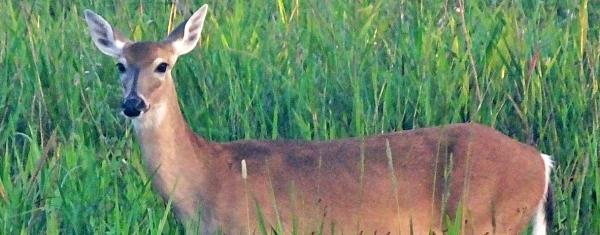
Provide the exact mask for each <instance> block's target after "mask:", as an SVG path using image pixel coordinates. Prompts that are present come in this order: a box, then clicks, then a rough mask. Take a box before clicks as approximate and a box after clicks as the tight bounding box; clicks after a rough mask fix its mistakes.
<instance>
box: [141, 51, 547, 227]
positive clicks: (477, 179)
mask: <svg viewBox="0 0 600 235" xmlns="http://www.w3.org/2000/svg"><path fill="white" fill-rule="evenodd" d="M138 53H139V51H138ZM132 57H133V56H132ZM149 57H150V56H140V57H139V58H149ZM142 81H145V79H140V82H142ZM160 89H161V92H160V94H159V95H158V94H154V95H153V94H148V96H150V97H153V99H154V100H153V101H152V102H166V104H167V107H168V109H167V110H168V112H166V116H165V119H164V120H163V121H162V122H161V123H160V124H159V125H157V126H152V127H148V128H143V129H139V130H138V132H137V133H138V138H139V141H140V143H141V145H142V149H143V155H144V159H145V161H146V163H147V165H148V172H149V173H154V172H156V174H155V175H154V186H155V187H156V188H157V189H158V191H160V193H161V195H162V196H163V197H164V198H165V199H168V198H169V197H172V198H173V200H174V204H175V209H176V212H177V215H178V216H179V217H180V218H182V219H183V220H189V219H191V218H193V217H194V216H195V215H196V213H197V212H198V211H199V210H200V207H201V206H203V208H204V210H203V211H202V212H203V213H202V215H203V218H202V219H203V221H204V224H205V225H207V228H206V229H207V230H206V231H207V232H208V231H214V230H215V229H217V228H222V229H224V231H225V232H226V233H227V234H239V233H244V232H246V229H247V228H246V226H248V220H249V221H250V224H249V225H250V231H254V232H255V231H256V229H257V228H256V225H257V222H256V213H257V212H256V211H255V203H258V204H259V205H260V207H261V209H262V211H263V213H264V214H265V217H266V218H267V219H269V221H268V222H269V225H270V226H274V227H275V226H276V220H275V218H276V215H277V214H278V215H279V216H280V219H281V221H282V222H283V225H284V227H285V229H286V231H287V232H290V229H291V225H292V219H296V220H297V224H298V226H299V229H300V231H302V233H304V232H306V233H308V232H310V231H316V230H317V229H318V228H319V226H320V225H321V223H323V224H324V226H325V230H326V231H329V228H330V226H332V224H333V225H335V230H336V231H338V232H342V231H343V232H345V233H355V232H359V231H364V232H365V233H367V234H371V233H374V232H375V231H377V233H379V234H386V233H387V232H391V233H392V234H399V233H405V234H406V233H408V232H409V231H410V227H411V223H412V230H413V231H415V233H416V234H424V233H427V231H430V230H431V231H434V232H436V233H437V234H441V233H442V232H443V231H444V229H443V226H442V225H443V218H444V215H442V214H440V213H441V211H442V210H443V211H444V212H445V214H447V215H449V216H450V217H453V216H454V215H455V214H456V210H458V209H460V207H459V205H460V203H462V205H465V206H464V210H463V213H464V221H463V222H464V226H463V227H464V230H465V231H464V232H465V233H467V234H484V233H486V232H489V233H490V234H491V233H493V232H496V233H497V234H516V233H518V232H519V231H522V230H523V229H524V228H525V227H526V225H527V223H528V221H529V220H530V218H531V217H532V215H533V213H534V210H535V208H536V206H537V204H538V203H539V202H540V200H541V198H542V196H543V192H544V163H543V161H542V159H541V157H540V153H539V152H537V151H536V150H535V149H534V148H532V147H530V146H527V145H524V144H521V143H519V142H517V141H515V140H513V139H511V138H509V137H507V136H505V135H503V134H501V133H500V132H497V131H495V130H493V129H491V128H488V127H485V126H482V125H479V124H455V125H449V126H443V127H437V128H425V129H416V130H411V131H403V132H397V133H390V134H384V135H378V136H373V137H368V138H364V139H358V138H356V139H343V140H334V141H314V142H303V141H255V140H252V141H236V142H230V143H213V142H207V141H205V140H203V139H202V138H201V137H198V136H196V135H195V134H194V133H193V132H192V131H191V130H190V128H189V127H188V125H187V123H186V122H185V120H184V119H183V116H182V114H181V111H180V109H179V105H178V103H177V96H176V94H175V86H174V84H173V79H171V78H169V79H167V80H165V81H164V82H163V84H161V85H160ZM140 92H141V93H142V94H143V93H144V91H143V90H142V91H140ZM152 112H153V110H152V109H150V110H149V111H148V113H147V114H145V115H147V117H143V118H150V117H151V115H155V114H153V113H152ZM139 121H142V120H139ZM386 142H389V150H391V157H392V158H391V159H392V165H390V164H389V158H388V155H387V153H386V150H387V147H386ZM361 149H362V150H361ZM361 156H362V157H361ZM242 160H245V161H246V163H247V170H248V178H247V180H246V182H245V183H244V180H243V179H242V176H241V161H242ZM450 162H451V163H450ZM361 165H362V166H363V167H361ZM450 165H451V166H450ZM391 166H392V167H393V170H394V171H393V173H394V175H393V176H392V173H391V172H392V171H391V168H392V167H391ZM450 167H451V168H450ZM445 170H451V173H450V174H449V175H448V174H446V175H447V176H445V173H444V172H445ZM361 172H362V173H361ZM361 174H362V176H361ZM394 181H396V183H395V184H394ZM273 195H274V198H273ZM247 197H248V199H247ZM444 201H445V204H444V203H443V202H444ZM273 205H276V206H277V209H278V211H275V209H274V207H273ZM247 208H250V213H249V214H250V218H248V217H247V213H246V209H247ZM494 224H495V227H494Z"/></svg>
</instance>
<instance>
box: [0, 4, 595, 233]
mask: <svg viewBox="0 0 600 235" xmlns="http://www.w3.org/2000/svg"><path fill="white" fill-rule="evenodd" d="M459 2H462V1H459ZM180 3H181V4H180V5H179V8H178V9H179V11H178V15H176V16H175V18H174V19H175V21H176V22H179V21H181V20H182V19H183V17H184V16H188V15H189V13H190V11H191V10H193V9H196V8H197V7H199V6H200V4H202V3H200V2H193V1H189V0H182V1H180ZM206 3H208V4H209V5H210V11H209V15H208V18H207V23H206V25H205V28H204V33H203V36H202V43H201V45H200V46H199V48H198V49H196V50H195V51H194V52H193V53H192V54H191V55H187V56H185V57H182V58H180V60H179V62H178V64H177V66H176V68H175V70H174V77H175V79H176V80H177V81H176V82H177V89H178V92H179V98H180V103H181V106H182V109H183V111H184V115H185V117H186V119H187V120H189V122H190V125H191V126H192V128H193V129H194V130H195V131H196V132H198V133H200V134H201V135H203V136H204V137H206V138H207V139H210V140H215V141H227V140H235V139H249V138H252V139H254V138H260V139H275V138H293V139H324V140H326V139H334V138H341V137H348V136H359V137H360V136H366V135H372V134H377V133H382V132H389V131H396V130H403V129H411V128H418V127H425V126H433V125H440V124H445V123H452V122H465V121H476V122H481V123H485V124H487V125H490V126H493V127H495V128H497V129H498V130H500V131H502V132H503V133H506V134H508V135H510V136H512V137H514V138H516V139H519V140H521V141H523V142H526V143H529V144H533V145H535V146H537V147H538V148H539V149H540V150H541V151H542V152H544V153H548V154H550V155H553V156H554V160H555V168H554V171H553V174H552V177H551V178H552V183H553V185H554V189H555V199H556V202H555V213H556V214H555V220H554V230H555V231H557V232H558V233H560V234H599V233H600V208H599V205H600V196H599V195H600V166H599V165H598V157H599V156H598V155H599V149H598V144H599V143H600V139H599V138H600V137H599V136H600V119H599V116H600V115H599V112H600V111H599V110H600V109H599V108H600V96H599V94H598V75H599V74H600V62H599V61H600V43H599V40H600V30H599V27H600V24H598V22H600V3H598V2H597V1H590V2H588V1H587V0H581V1H557V0H551V1H510V0H506V1H483V0H474V1H466V2H464V4H465V5H464V7H462V8H461V7H459V6H460V5H459V4H458V2H454V1H425V0H422V1H387V0H374V1H347V0H332V1H317V0H305V1H298V0H291V1H283V0H278V1H264V0H257V1H237V0H224V1H223V0H221V1H212V0H210V1H207V2H206ZM85 8H89V9H93V10H94V11H96V12H98V13H100V14H101V15H103V16H104V17H105V18H107V19H108V20H109V21H110V22H111V23H113V24H114V25H116V26H117V27H118V28H119V29H120V30H121V31H123V32H124V33H125V34H126V35H129V36H130V38H132V39H134V40H140V39H158V38H163V37H164V36H166V34H167V28H168V27H169V26H168V22H169V17H170V14H171V12H172V10H171V9H172V4H170V2H165V1H133V0H132V1H92V0H75V1H64V0H58V1H15V0H8V1H5V2H3V4H0V77H1V79H0V154H2V157H1V158H0V233H1V234H38V233H48V234H57V233H66V234H82V233H101V234H104V233H111V234H162V233H167V234H172V233H183V226H182V225H181V224H179V223H178V222H177V221H176V220H175V219H174V216H173V214H172V213H171V210H170V202H165V201H162V200H161V199H159V197H158V196H157V194H155V193H154V192H153V191H152V189H151V184H150V179H151V175H149V174H148V172H146V171H145V170H144V169H143V166H142V163H141V159H140V150H139V147H138V144H137V143H136V142H135V140H134V138H133V133H132V128H131V127H130V124H129V123H128V122H126V121H125V119H124V118H122V117H121V116H120V115H118V107H119V105H118V103H119V99H120V95H119V94H120V88H119V84H118V81H117V76H116V72H115V69H114V66H113V64H114V61H112V60H111V58H108V57H106V56H104V55H102V54H101V53H99V52H98V51H97V50H96V49H95V48H94V46H93V45H92V42H91V40H90V38H89V36H88V35H87V28H86V25H85V22H84V21H83V9H85ZM463 8H464V9H463ZM457 9H458V11H457ZM463 13H464V15H463ZM182 15H183V16H182ZM475 74H477V75H476V77H475ZM52 138H54V141H52ZM357 174H359V173H358V172H357ZM524 190H526V189H524ZM400 196H401V195H400ZM257 218H258V220H257V221H256V222H257V223H258V224H262V228H264V229H262V230H261V231H263V232H264V233H269V232H270V230H269V229H270V228H269V225H268V224H267V222H266V221H267V219H271V218H262V217H261V216H258V217H257ZM261 220H262V222H261ZM451 222H452V221H450V222H449V223H450V224H451ZM457 226H458V225H457ZM450 228H451V230H452V231H456V232H458V231H460V228H457V227H456V226H451V227H450ZM333 229H334V225H330V224H322V225H321V230H320V231H322V233H328V232H329V231H330V230H333ZM298 233H299V234H301V233H302V232H301V231H299V232H298Z"/></svg>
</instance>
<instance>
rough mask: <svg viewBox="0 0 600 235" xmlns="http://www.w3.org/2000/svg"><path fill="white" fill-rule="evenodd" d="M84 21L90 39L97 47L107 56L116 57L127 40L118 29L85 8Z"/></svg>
mask: <svg viewBox="0 0 600 235" xmlns="http://www.w3.org/2000/svg"><path fill="white" fill-rule="evenodd" d="M85 21H86V22H87V24H88V28H89V30H90V35H91V36H92V40H94V43H95V44H96V47H98V49H99V50H100V51H101V52H102V53H104V54H106V55H109V56H112V57H115V58H118V57H119V56H120V55H121V53H122V52H123V47H124V46H125V44H127V43H128V42H129V40H127V39H126V38H125V37H123V35H121V34H120V33H119V32H118V31H116V30H113V27H112V26H110V24H109V23H108V21H106V20H105V19H104V18H102V16H99V15H98V14H96V13H94V12H93V11H91V10H87V9H86V10H85Z"/></svg>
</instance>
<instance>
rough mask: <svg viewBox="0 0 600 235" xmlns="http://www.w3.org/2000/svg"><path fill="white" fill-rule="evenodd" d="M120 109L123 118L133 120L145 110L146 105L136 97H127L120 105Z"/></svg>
mask: <svg viewBox="0 0 600 235" xmlns="http://www.w3.org/2000/svg"><path fill="white" fill-rule="evenodd" d="M121 108H123V114H125V116H127V117H132V118H133V117H137V116H139V115H140V113H142V111H143V110H145V109H146V103H145V102H144V100H143V99H142V98H140V97H137V96H133V97H127V98H126V99H125V101H123V103H122V104H121Z"/></svg>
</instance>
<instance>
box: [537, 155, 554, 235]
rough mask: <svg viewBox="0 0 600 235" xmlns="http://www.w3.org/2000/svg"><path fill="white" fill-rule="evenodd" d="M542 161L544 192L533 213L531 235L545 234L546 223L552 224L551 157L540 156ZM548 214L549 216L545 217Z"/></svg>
mask: <svg viewBox="0 0 600 235" xmlns="http://www.w3.org/2000/svg"><path fill="white" fill-rule="evenodd" d="M541 156H542V160H544V167H545V168H544V170H545V172H546V178H545V179H546V184H545V188H546V190H544V197H542V199H541V200H540V203H539V205H538V207H537V211H536V212H535V218H534V221H533V234H534V235H544V234H547V233H548V231H547V228H548V227H549V226H548V225H549V224H548V223H550V222H552V217H551V213H552V207H551V206H552V191H551V187H550V171H551V170H552V165H553V164H552V157H551V156H549V155H546V154H541ZM547 212H549V213H547ZM547 214H549V215H547Z"/></svg>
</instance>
